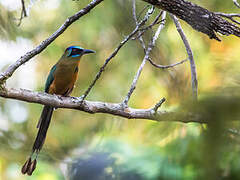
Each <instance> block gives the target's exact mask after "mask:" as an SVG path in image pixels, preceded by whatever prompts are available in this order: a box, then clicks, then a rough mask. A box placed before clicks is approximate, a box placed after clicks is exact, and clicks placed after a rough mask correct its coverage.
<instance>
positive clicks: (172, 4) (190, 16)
mask: <svg viewBox="0 0 240 180" xmlns="http://www.w3.org/2000/svg"><path fill="white" fill-rule="evenodd" d="M143 1H145V2H148V3H150V4H152V5H154V6H156V7H158V8H160V9H163V10H165V11H168V12H170V13H172V14H174V15H175V16H177V17H179V18H180V19H182V20H184V21H186V22H187V23H188V24H189V25H191V26H192V27H193V28H194V29H195V30H197V31H200V32H202V33H204V34H206V35H208V36H209V38H210V39H216V40H218V41H220V39H219V38H218V37H217V35H216V33H217V32H218V33H220V34H222V35H227V36H228V35H235V36H238V37H240V28H239V27H238V26H237V25H235V24H233V23H230V22H228V21H227V20H225V19H223V18H222V17H221V16H219V15H217V14H215V13H214V12H211V11H208V10H207V9H205V8H203V7H201V6H198V5H196V4H194V3H192V2H189V1H186V0H143Z"/></svg>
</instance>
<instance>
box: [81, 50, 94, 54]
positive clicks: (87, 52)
mask: <svg viewBox="0 0 240 180" xmlns="http://www.w3.org/2000/svg"><path fill="white" fill-rule="evenodd" d="M83 52H84V54H89V53H95V51H93V50H90V49H84V51H83Z"/></svg>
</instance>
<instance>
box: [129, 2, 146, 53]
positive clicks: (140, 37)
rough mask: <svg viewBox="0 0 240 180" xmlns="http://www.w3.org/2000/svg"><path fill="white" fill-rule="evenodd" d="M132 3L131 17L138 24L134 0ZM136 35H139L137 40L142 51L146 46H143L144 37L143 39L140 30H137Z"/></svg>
mask: <svg viewBox="0 0 240 180" xmlns="http://www.w3.org/2000/svg"><path fill="white" fill-rule="evenodd" d="M132 3H133V5H132V8H133V19H134V21H135V23H136V25H137V24H138V20H137V15H136V0H133V1H132ZM139 35H140V36H139ZM138 36H139V37H138V40H139V42H140V44H141V45H142V46H143V49H144V52H145V51H146V47H145V43H144V39H143V37H142V35H141V32H140V31H139V32H138Z"/></svg>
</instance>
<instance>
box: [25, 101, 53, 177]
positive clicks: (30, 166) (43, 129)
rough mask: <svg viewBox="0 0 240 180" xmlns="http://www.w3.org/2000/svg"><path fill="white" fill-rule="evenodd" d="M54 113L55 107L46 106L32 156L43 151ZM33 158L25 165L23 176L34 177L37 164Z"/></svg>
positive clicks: (38, 126)
mask: <svg viewBox="0 0 240 180" xmlns="http://www.w3.org/2000/svg"><path fill="white" fill-rule="evenodd" d="M52 113H53V107H51V106H44V108H43V111H42V114H41V117H40V119H39V123H38V125H37V128H39V130H38V134H37V137H36V139H35V142H34V144H33V147H32V154H33V153H35V152H36V153H37V154H38V153H39V151H40V150H41V149H42V146H43V144H44V141H45V138H46V135H47V130H48V127H49V124H50V121H51V117H52ZM31 156H32V155H31ZM31 156H30V157H29V158H28V160H27V161H26V162H25V164H24V165H23V167H22V173H23V174H26V173H27V174H28V175H32V172H33V171H34V169H35V168H36V163H37V161H36V158H35V159H34V160H33V161H32V160H31Z"/></svg>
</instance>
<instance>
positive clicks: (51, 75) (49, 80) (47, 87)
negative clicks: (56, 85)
mask: <svg viewBox="0 0 240 180" xmlns="http://www.w3.org/2000/svg"><path fill="white" fill-rule="evenodd" d="M56 68H57V66H56V64H55V65H54V66H53V67H52V69H51V71H50V73H49V74H48V78H47V81H46V83H45V92H46V93H48V90H49V87H50V85H51V84H52V82H53V80H54V75H53V74H54V72H55V70H56Z"/></svg>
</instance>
